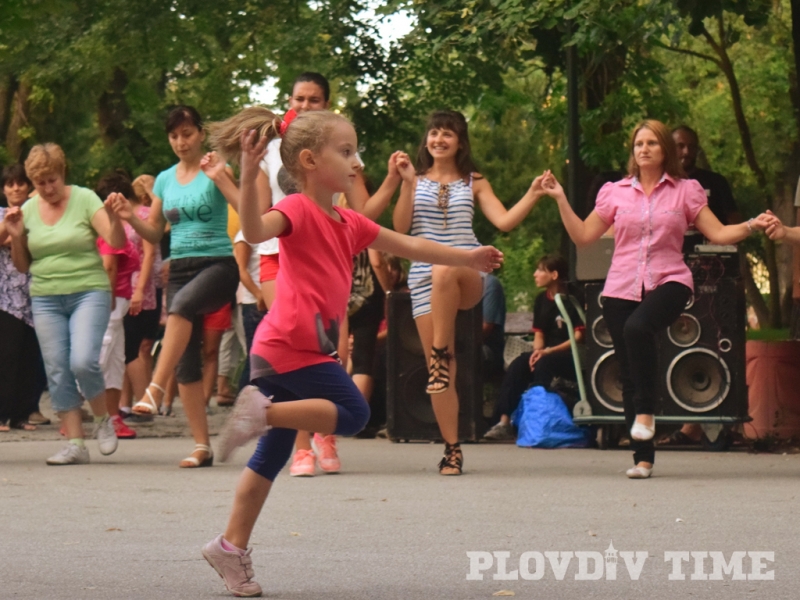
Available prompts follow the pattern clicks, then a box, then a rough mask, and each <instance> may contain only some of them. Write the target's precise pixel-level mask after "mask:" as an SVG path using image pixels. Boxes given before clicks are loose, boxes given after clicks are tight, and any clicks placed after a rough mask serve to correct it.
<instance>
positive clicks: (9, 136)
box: [6, 81, 31, 161]
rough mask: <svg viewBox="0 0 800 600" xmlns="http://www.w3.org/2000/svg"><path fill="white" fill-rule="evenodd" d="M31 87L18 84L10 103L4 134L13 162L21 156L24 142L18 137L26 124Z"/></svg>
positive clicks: (24, 83)
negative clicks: (9, 116) (9, 115)
mask: <svg viewBox="0 0 800 600" xmlns="http://www.w3.org/2000/svg"><path fill="white" fill-rule="evenodd" d="M30 93H31V86H30V85H29V84H27V83H26V82H24V81H21V82H19V85H18V86H17V90H16V92H15V93H14V98H13V100H12V101H11V110H10V113H11V119H10V120H9V123H8V131H7V132H6V150H7V151H8V154H9V155H10V156H11V158H13V159H14V160H17V161H18V160H19V159H20V157H21V156H22V150H23V145H24V143H25V140H24V139H23V138H22V136H20V134H19V130H20V129H21V128H22V127H24V126H25V125H27V124H28V96H30Z"/></svg>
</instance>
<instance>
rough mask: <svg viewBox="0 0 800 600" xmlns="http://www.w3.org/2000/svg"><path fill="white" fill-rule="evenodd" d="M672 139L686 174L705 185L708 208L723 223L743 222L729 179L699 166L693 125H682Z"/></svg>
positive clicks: (697, 142) (698, 144)
mask: <svg viewBox="0 0 800 600" xmlns="http://www.w3.org/2000/svg"><path fill="white" fill-rule="evenodd" d="M672 139H673V140H675V145H676V146H677V148H678V156H679V157H680V159H681V165H682V166H683V170H684V171H686V176H687V177H689V179H694V180H695V181H697V182H699V183H700V185H702V186H703V189H704V190H705V191H706V197H707V198H708V208H710V209H711V212H713V213H714V216H716V217H717V218H718V219H719V220H720V222H721V223H722V224H723V225H733V224H735V223H741V221H742V218H741V216H740V215H739V211H738V209H737V208H736V202H735V201H734V199H733V193H732V192H731V186H730V185H729V184H728V180H727V179H725V177H723V176H722V175H720V174H719V173H715V172H714V171H709V170H707V169H701V168H699V167H698V166H697V152H698V150H699V148H700V142H699V139H698V137H697V132H695V130H694V129H692V128H691V127H688V126H686V125H681V126H680V127H677V128H676V129H674V130H673V131H672Z"/></svg>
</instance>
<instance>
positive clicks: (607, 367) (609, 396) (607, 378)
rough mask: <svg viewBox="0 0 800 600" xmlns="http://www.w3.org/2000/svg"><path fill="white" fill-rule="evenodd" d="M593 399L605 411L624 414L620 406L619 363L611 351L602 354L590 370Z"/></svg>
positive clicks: (620, 381) (623, 409)
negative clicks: (604, 408) (603, 407)
mask: <svg viewBox="0 0 800 600" xmlns="http://www.w3.org/2000/svg"><path fill="white" fill-rule="evenodd" d="M592 390H593V391H594V397H595V398H597V400H598V401H599V402H600V404H602V405H603V406H605V407H606V408H607V409H609V410H612V411H614V412H618V413H622V412H625V408H624V407H623V405H622V380H621V379H620V376H619V361H618V360H617V357H616V356H614V351H613V350H611V351H609V352H606V353H605V354H603V356H601V357H600V359H599V360H598V361H597V362H596V363H595V365H594V368H593V369H592Z"/></svg>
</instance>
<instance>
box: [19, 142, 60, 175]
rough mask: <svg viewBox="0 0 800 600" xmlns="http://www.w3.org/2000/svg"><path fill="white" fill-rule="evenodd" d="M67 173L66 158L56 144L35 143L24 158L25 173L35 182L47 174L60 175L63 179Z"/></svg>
mask: <svg viewBox="0 0 800 600" xmlns="http://www.w3.org/2000/svg"><path fill="white" fill-rule="evenodd" d="M66 173H67V159H66V157H65V156H64V151H63V150H62V149H61V146H59V145H58V144H53V143H48V144H37V145H36V146H34V147H33V148H31V151H30V152H29V153H28V158H27V159H25V174H26V175H27V176H28V179H30V180H31V181H33V182H34V183H35V182H36V180H37V179H41V178H42V177H46V176H47V175H60V176H61V178H62V179H63V178H64V176H65V175H66Z"/></svg>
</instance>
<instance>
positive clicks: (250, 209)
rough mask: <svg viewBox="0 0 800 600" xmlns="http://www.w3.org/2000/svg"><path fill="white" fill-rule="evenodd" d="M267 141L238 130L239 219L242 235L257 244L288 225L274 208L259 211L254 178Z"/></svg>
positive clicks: (258, 170)
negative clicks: (262, 211) (265, 211)
mask: <svg viewBox="0 0 800 600" xmlns="http://www.w3.org/2000/svg"><path fill="white" fill-rule="evenodd" d="M268 141H269V140H268V139H267V138H266V137H262V138H261V139H260V140H256V132H255V131H250V132H244V133H242V139H241V142H242V159H241V163H240V164H241V167H242V169H241V190H240V194H241V196H240V198H239V221H240V222H241V224H242V233H243V234H244V239H246V240H247V241H248V242H250V243H251V244H259V243H261V242H263V241H265V240H269V239H272V238H274V237H276V236H279V235H280V234H281V233H283V231H284V230H285V229H286V226H287V225H288V221H287V219H286V217H285V216H283V214H281V213H280V212H278V211H276V210H273V211H270V212H268V213H267V214H265V215H262V214H261V209H260V207H261V206H262V204H261V202H260V200H259V185H258V179H259V173H262V174H263V172H262V171H261V167H260V166H259V165H260V164H261V160H262V159H263V158H264V156H265V155H266V153H267V142H268Z"/></svg>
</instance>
